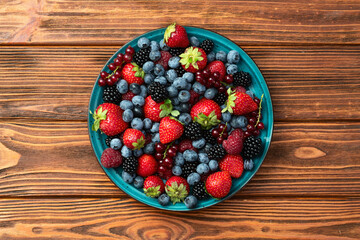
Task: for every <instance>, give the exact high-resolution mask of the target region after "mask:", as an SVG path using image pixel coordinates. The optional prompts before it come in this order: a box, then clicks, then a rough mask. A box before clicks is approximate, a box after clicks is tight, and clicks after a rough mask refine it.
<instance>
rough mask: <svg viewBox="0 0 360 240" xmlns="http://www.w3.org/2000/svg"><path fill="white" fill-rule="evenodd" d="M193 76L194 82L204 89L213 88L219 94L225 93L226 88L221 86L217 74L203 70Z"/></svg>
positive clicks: (218, 74)
mask: <svg viewBox="0 0 360 240" xmlns="http://www.w3.org/2000/svg"><path fill="white" fill-rule="evenodd" d="M195 76H196V77H195V79H196V81H198V82H199V83H201V84H202V85H204V86H205V87H207V88H211V87H214V88H217V89H218V90H219V92H226V87H225V86H224V85H222V84H221V81H220V73H219V72H213V73H211V72H210V71H209V70H207V69H204V70H202V71H198V72H196V74H195Z"/></svg>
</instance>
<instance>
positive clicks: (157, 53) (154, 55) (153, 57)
mask: <svg viewBox="0 0 360 240" xmlns="http://www.w3.org/2000/svg"><path fill="white" fill-rule="evenodd" d="M149 58H150V59H151V60H152V61H154V62H156V61H157V60H159V59H160V58H161V53H160V51H151V52H150V54H149Z"/></svg>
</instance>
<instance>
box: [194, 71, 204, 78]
mask: <svg viewBox="0 0 360 240" xmlns="http://www.w3.org/2000/svg"><path fill="white" fill-rule="evenodd" d="M197 76H200V77H202V76H203V75H202V73H201V72H196V73H195V77H197Z"/></svg>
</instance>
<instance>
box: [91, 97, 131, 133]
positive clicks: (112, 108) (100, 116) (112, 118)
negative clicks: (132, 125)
mask: <svg viewBox="0 0 360 240" xmlns="http://www.w3.org/2000/svg"><path fill="white" fill-rule="evenodd" d="M90 113H91V112H90ZM122 114H123V110H122V109H121V108H120V107H119V106H118V105H115V104H113V103H103V104H101V105H99V106H98V108H97V109H96V111H95V112H94V113H93V114H92V116H93V118H94V124H93V125H92V130H93V131H97V130H98V129H99V128H100V130H101V131H102V132H103V133H105V134H106V135H108V136H115V135H117V134H119V133H121V132H123V131H124V130H125V129H126V128H128V127H129V124H128V123H126V122H124V120H123V119H122Z"/></svg>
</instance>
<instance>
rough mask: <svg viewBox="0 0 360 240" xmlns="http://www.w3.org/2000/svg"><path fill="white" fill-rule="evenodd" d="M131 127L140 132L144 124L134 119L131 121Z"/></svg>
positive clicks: (138, 119)
mask: <svg viewBox="0 0 360 240" xmlns="http://www.w3.org/2000/svg"><path fill="white" fill-rule="evenodd" d="M131 127H132V128H134V129H137V130H141V129H143V127H144V123H143V121H142V120H141V119H140V118H134V119H133V120H132V121H131Z"/></svg>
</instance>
